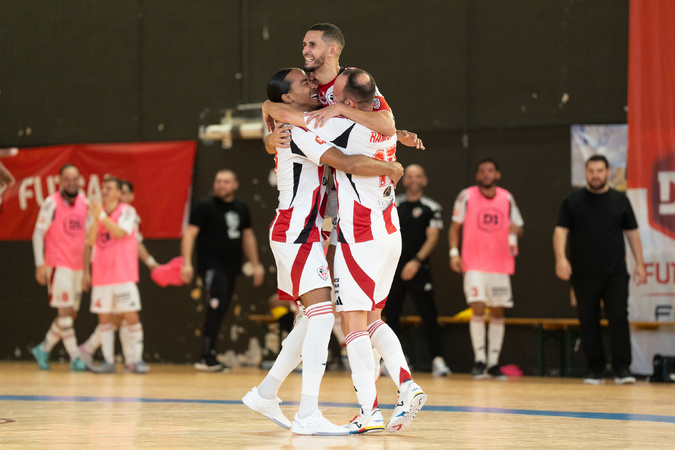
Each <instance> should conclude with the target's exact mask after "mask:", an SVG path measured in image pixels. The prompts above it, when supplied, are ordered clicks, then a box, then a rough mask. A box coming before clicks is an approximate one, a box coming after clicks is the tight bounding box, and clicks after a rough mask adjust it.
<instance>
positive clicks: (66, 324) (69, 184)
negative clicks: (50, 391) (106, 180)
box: [33, 164, 87, 371]
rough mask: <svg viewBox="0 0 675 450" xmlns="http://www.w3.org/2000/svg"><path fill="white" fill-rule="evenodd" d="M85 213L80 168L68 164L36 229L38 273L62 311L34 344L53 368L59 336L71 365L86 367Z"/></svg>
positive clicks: (42, 359)
mask: <svg viewBox="0 0 675 450" xmlns="http://www.w3.org/2000/svg"><path fill="white" fill-rule="evenodd" d="M86 219H87V199H86V198H85V197H84V195H82V194H81V193H80V171H79V170H78V169H77V167H75V166H73V165H72V164H65V165H64V166H63V167H61V170H60V171H59V191H58V192H55V193H53V194H52V195H50V196H49V197H47V198H46V199H45V201H44V203H43V204H42V206H41V207H40V212H39V213H38V218H37V222H36V223H35V229H34V231H33V254H34V257H35V279H36V280H37V282H38V283H40V284H41V285H43V286H44V285H47V289H48V292H49V306H51V307H52V308H56V311H57V317H56V319H54V321H53V322H52V325H51V327H50V328H49V331H47V334H46V336H45V339H44V341H42V343H40V344H38V345H37V346H35V347H34V348H33V356H34V357H35V359H36V361H37V363H38V366H39V367H40V369H43V370H49V354H50V352H51V350H52V348H54V346H55V345H56V344H58V342H59V341H60V340H62V341H63V346H64V347H65V348H66V351H67V352H68V356H70V370H73V371H82V370H86V366H85V365H84V363H83V362H82V360H81V359H80V353H79V350H78V348H77V338H76V337H75V330H74V329H73V322H74V320H75V317H76V316H77V311H78V310H79V309H80V300H81V298H82V254H83V252H84V241H85V226H86Z"/></svg>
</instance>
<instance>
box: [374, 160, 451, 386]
mask: <svg viewBox="0 0 675 450" xmlns="http://www.w3.org/2000/svg"><path fill="white" fill-rule="evenodd" d="M427 182H428V180H427V176H426V173H425V172H424V169H423V168H422V166H420V165H418V164H410V165H409V166H408V167H406V169H405V175H404V176H403V187H404V188H405V194H401V195H397V196H396V209H397V210H398V217H399V220H400V222H401V240H402V242H403V247H402V250H401V259H400V260H399V262H398V267H397V268H396V275H395V276H394V281H393V283H392V285H391V290H390V291H389V297H387V306H386V307H385V308H384V311H382V314H383V315H384V316H385V317H386V318H387V323H388V324H389V326H390V327H391V328H392V330H394V331H395V332H396V335H398V336H399V339H400V324H399V319H400V317H401V311H402V309H403V302H404V300H405V296H406V293H408V292H409V293H410V297H411V298H412V300H413V301H414V302H415V308H416V309H417V312H418V313H419V315H420V316H421V317H422V321H423V323H424V331H425V332H426V335H427V341H428V344H429V352H430V353H431V357H432V361H431V369H432V373H433V375H434V376H445V375H448V374H449V373H450V369H449V368H448V365H447V364H446V363H445V358H443V341H442V337H441V327H440V326H439V325H438V313H437V312H436V304H435V303H434V288H433V284H432V281H431V269H430V267H429V256H430V255H431V252H432V251H433V250H434V248H436V244H437V243H438V235H439V234H440V231H441V230H442V229H443V218H442V217H441V205H439V204H438V203H437V202H435V201H433V200H432V199H430V198H429V197H426V196H425V195H424V188H425V187H426V186H427Z"/></svg>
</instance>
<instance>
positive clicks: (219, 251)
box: [181, 169, 264, 372]
mask: <svg viewBox="0 0 675 450" xmlns="http://www.w3.org/2000/svg"><path fill="white" fill-rule="evenodd" d="M238 188H239V182H238V181H237V176H236V175H235V173H234V172H233V171H231V170H229V169H222V170H219V171H218V172H217V173H216V176H215V179H214V181H213V194H212V195H209V196H207V197H205V198H204V199H202V200H201V201H200V202H199V203H198V204H197V205H196V206H195V208H194V209H193V210H192V213H191V214H190V224H189V225H188V227H187V229H186V230H185V233H184V234H183V239H182V240H181V256H182V257H183V268H182V269H181V278H182V279H183V281H184V282H185V283H186V284H187V283H190V282H191V281H192V278H193V276H194V269H193V266H192V253H193V249H194V246H195V241H197V270H198V273H199V276H200V277H201V278H202V280H204V286H205V292H206V297H207V308H206V316H205V318H204V330H203V334H202V339H203V346H202V352H201V360H200V361H199V362H197V363H196V364H195V365H194V367H195V369H197V370H199V371H203V372H219V371H223V370H229V367H227V366H225V365H223V364H221V363H220V362H219V361H218V360H217V359H216V341H217V340H218V332H219V331H220V326H221V324H222V322H223V318H224V317H225V314H226V313H227V311H228V309H229V307H230V300H231V299H232V293H233V292H234V285H235V281H236V278H237V275H238V274H239V273H240V271H241V259H242V252H243V254H245V255H246V258H247V259H248V261H249V262H250V263H251V264H252V265H253V286H260V285H261V284H262V282H263V277H264V272H263V267H262V266H261V265H260V262H259V259H258V244H257V241H256V238H255V234H253V228H251V214H250V212H249V209H248V206H247V205H246V204H245V203H243V202H241V201H239V200H237V199H236V198H235V192H236V191H237V189H238Z"/></svg>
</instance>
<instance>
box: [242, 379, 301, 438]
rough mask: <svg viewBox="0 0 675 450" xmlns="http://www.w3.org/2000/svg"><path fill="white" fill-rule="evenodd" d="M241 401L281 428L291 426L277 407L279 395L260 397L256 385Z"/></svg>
mask: <svg viewBox="0 0 675 450" xmlns="http://www.w3.org/2000/svg"><path fill="white" fill-rule="evenodd" d="M241 401H242V402H244V405H246V406H248V407H249V408H251V409H252V410H253V411H255V412H258V413H260V414H262V415H263V416H265V417H267V418H268V419H270V420H271V421H272V422H274V423H276V424H277V425H279V426H280V427H281V428H285V429H287V430H288V429H290V428H291V422H290V421H289V420H288V419H287V418H286V416H284V413H282V412H281V408H279V403H281V399H280V398H279V397H275V398H273V399H270V400H268V399H266V398H262V397H261V396H260V394H259V393H258V387H257V386H256V387H254V388H253V389H251V390H250V391H248V392H247V393H246V395H244V398H242V399H241ZM310 417H311V416H310Z"/></svg>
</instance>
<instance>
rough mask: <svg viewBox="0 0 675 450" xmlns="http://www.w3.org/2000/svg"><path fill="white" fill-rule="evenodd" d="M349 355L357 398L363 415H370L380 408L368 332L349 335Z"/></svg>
mask: <svg viewBox="0 0 675 450" xmlns="http://www.w3.org/2000/svg"><path fill="white" fill-rule="evenodd" d="M346 339H347V355H348V356H349V366H350V367H351V369H352V382H353V383H354V389H355V390H356V398H357V399H358V401H359V404H360V405H361V409H362V410H363V413H364V414H366V415H370V414H371V413H372V411H373V409H375V408H377V407H378V404H377V389H376V388H375V378H374V377H373V372H374V371H375V362H374V361H373V350H372V345H371V343H370V338H369V337H368V332H367V331H365V330H364V331H353V332H351V333H349V334H348V335H347V338H346Z"/></svg>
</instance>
